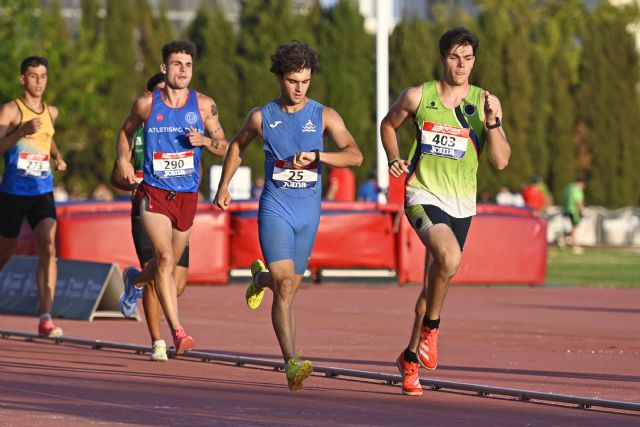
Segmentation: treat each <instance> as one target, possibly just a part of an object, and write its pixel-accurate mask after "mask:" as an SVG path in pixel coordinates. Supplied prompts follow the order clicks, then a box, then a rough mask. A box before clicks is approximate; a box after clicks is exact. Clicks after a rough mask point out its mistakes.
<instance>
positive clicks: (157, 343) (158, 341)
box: [151, 340, 167, 347]
mask: <svg viewBox="0 0 640 427" xmlns="http://www.w3.org/2000/svg"><path fill="white" fill-rule="evenodd" d="M160 344H162V345H164V346H165V347H166V346H167V343H165V342H164V340H156V341H154V342H153V343H152V344H151V345H152V346H153V347H155V346H156V345H160Z"/></svg>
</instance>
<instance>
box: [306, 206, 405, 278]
mask: <svg viewBox="0 0 640 427" xmlns="http://www.w3.org/2000/svg"><path fill="white" fill-rule="evenodd" d="M309 267H310V268H387V269H390V270H391V269H394V268H395V236H394V234H393V221H392V215H391V214H389V213H382V212H377V211H369V212H344V213H336V214H332V213H326V214H325V213H323V214H322V216H321V217H320V227H319V228H318V235H317V236H316V242H315V245H314V247H313V253H312V254H311V259H310V260H309Z"/></svg>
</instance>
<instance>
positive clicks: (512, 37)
mask: <svg viewBox="0 0 640 427" xmlns="http://www.w3.org/2000/svg"><path fill="white" fill-rule="evenodd" d="M481 4H482V6H483V9H482V11H481V13H480V16H479V33H480V34H479V35H480V43H481V47H480V49H481V50H480V51H479V52H481V53H479V55H478V58H477V59H476V65H475V67H476V70H477V71H476V77H475V79H477V81H478V82H479V86H481V87H483V88H485V89H487V90H488V91H489V92H490V93H492V94H495V95H497V96H498V97H499V98H500V100H501V103H502V108H503V111H504V114H505V117H504V121H503V125H504V129H505V132H506V134H507V138H508V140H509V143H510V145H511V159H510V161H509V167H508V168H507V169H505V170H504V171H500V172H499V171H496V170H495V169H494V168H493V167H491V166H490V165H489V162H488V157H487V156H486V155H485V156H482V158H481V161H480V168H479V172H478V177H479V178H478V179H479V189H480V191H489V192H491V193H493V194H495V192H496V191H497V190H498V188H499V187H501V186H502V185H507V186H508V187H509V188H511V190H518V189H519V188H520V186H521V185H522V183H523V182H526V181H527V180H529V178H530V177H531V175H532V172H533V166H532V157H531V152H530V150H529V144H530V143H531V141H530V140H529V136H530V124H531V120H532V117H533V114H534V111H533V107H532V102H531V100H532V99H533V96H534V79H533V75H532V72H531V68H530V65H529V64H530V63H531V48H530V46H531V41H532V40H531V34H532V26H531V22H530V20H529V13H528V8H529V7H530V3H529V2H528V1H525V0H509V1H498V0H486V1H482V2H481Z"/></svg>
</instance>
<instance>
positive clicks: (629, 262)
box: [545, 246, 640, 288]
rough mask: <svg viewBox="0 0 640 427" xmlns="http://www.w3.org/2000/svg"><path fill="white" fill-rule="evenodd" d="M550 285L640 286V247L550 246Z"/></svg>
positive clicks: (548, 275) (547, 282)
mask: <svg viewBox="0 0 640 427" xmlns="http://www.w3.org/2000/svg"><path fill="white" fill-rule="evenodd" d="M545 283H546V284H547V285H578V286H602V287H619V288H640V250H637V249H636V250H633V249H617V248H616V249H613V248H585V250H584V253H583V254H574V253H573V252H572V251H571V249H558V248H556V247H553V246H551V247H549V257H548V262H547V278H546V281H545Z"/></svg>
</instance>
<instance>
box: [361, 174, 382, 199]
mask: <svg viewBox="0 0 640 427" xmlns="http://www.w3.org/2000/svg"><path fill="white" fill-rule="evenodd" d="M378 194H380V187H378V180H377V173H376V170H375V169H374V168H372V169H370V170H369V174H368V175H367V180H366V181H365V182H363V183H362V185H360V188H358V200H360V201H363V202H377V201H378Z"/></svg>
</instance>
